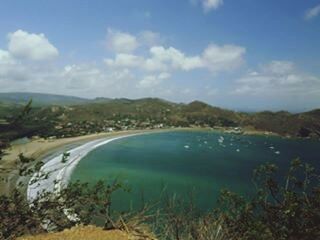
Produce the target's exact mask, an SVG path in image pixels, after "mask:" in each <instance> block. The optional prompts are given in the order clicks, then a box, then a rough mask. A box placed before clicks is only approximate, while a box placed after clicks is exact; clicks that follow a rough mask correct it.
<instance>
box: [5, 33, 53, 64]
mask: <svg viewBox="0 0 320 240" xmlns="http://www.w3.org/2000/svg"><path fill="white" fill-rule="evenodd" d="M8 39H9V44H8V50H9V52H10V53H11V54H12V55H13V56H14V57H17V58H25V59H29V60H35V61H41V60H50V59H53V58H55V57H57V56H58V55H59V52H58V50H57V49H56V48H55V47H54V46H53V45H52V44H51V43H50V42H49V40H48V39H47V38H46V36H45V35H44V34H43V33H40V34H34V33H28V32H26V31H23V30H17V31H16V32H14V33H9V34H8Z"/></svg>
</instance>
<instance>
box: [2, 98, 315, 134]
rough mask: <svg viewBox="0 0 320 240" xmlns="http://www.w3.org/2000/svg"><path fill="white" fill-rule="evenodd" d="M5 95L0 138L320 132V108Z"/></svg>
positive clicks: (147, 99)
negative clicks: (168, 130) (28, 105)
mask: <svg viewBox="0 0 320 240" xmlns="http://www.w3.org/2000/svg"><path fill="white" fill-rule="evenodd" d="M28 97H30V98H31V97H32V99H33V105H32V106H33V108H32V110H31V112H30V113H29V114H28V116H27V118H26V119H24V122H23V124H15V125H14V126H13V125H12V124H8V123H12V122H14V120H15V118H17V116H18V115H19V113H20V112H21V109H23V105H22V104H23V103H24V102H26V101H27V100H28V99H30V98H28ZM0 99H1V101H0V132H1V136H0V139H1V138H2V139H3V138H6V139H7V138H10V139H13V138H17V137H19V136H22V135H23V134H24V135H29V136H32V135H40V136H47V137H48V136H57V137H67V136H77V135H83V134H89V133H95V132H102V131H107V130H110V129H112V130H126V129H145V128H162V127H224V128H228V127H245V128H247V127H249V128H251V129H254V130H260V131H268V132H274V133H277V134H280V135H283V136H293V137H316V138H319V136H320V110H313V111H310V112H305V113H299V114H292V113H289V112H284V111H281V112H270V111H264V112H258V113H239V112H235V111H231V110H226V109H222V108H218V107H213V106H210V105H208V104H206V103H203V102H200V101H194V102H191V103H189V104H181V103H179V104H178V103H173V102H169V101H166V100H162V99H158V98H143V99H137V100H131V99H125V98H121V99H107V98H97V99H94V100H88V99H82V98H76V97H68V96H60V95H48V94H33V93H10V94H9V93H6V94H0ZM3 99H4V100H3Z"/></svg>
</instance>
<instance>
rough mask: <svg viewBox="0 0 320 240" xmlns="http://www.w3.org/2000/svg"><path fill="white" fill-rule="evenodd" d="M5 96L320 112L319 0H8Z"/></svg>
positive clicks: (0, 51)
mask: <svg viewBox="0 0 320 240" xmlns="http://www.w3.org/2000/svg"><path fill="white" fill-rule="evenodd" d="M0 10H1V14H0V91H1V92H17V91H19V92H41V93H52V94H64V95H73V96H80V97H87V98H95V97H109V98H122V97H125V98H134V99H135V98H143V97H158V98H163V99H166V100H170V101H175V102H185V103H188V102H191V101H194V100H200V101H205V102H207V103H209V104H211V105H214V106H219V107H224V108H229V109H233V110H241V111H257V110H260V111H261V110H272V111H278V110H288V111H292V112H298V111H306V110H310V109H314V108H320V0H259V1H256V0H237V1H231V0H174V1H172V0H161V1H160V0H158V1H156V0H135V1H132V0H114V1H113V0H108V1H105V0H77V1H75V0H68V1H65V0H46V1H43V0H28V1H23V0H2V1H1V3H0Z"/></svg>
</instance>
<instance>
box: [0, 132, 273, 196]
mask: <svg viewBox="0 0 320 240" xmlns="http://www.w3.org/2000/svg"><path fill="white" fill-rule="evenodd" d="M168 131H214V132H220V133H230V134H233V133H232V132H228V130H227V129H214V128H201V127H191V128H190V127H189V128H165V129H146V130H127V131H119V132H108V133H96V134H91V135H84V136H77V137H70V138H60V139H54V140H44V139H37V140H31V141H30V142H28V143H23V144H18V145H14V146H12V147H10V148H9V149H7V150H6V155H5V156H4V157H3V159H2V161H1V162H0V171H1V172H0V176H1V178H2V179H5V181H3V180H2V181H0V195H2V194H4V195H10V193H11V192H12V190H13V189H14V188H15V187H16V186H18V184H19V183H22V186H20V187H19V188H20V190H21V191H22V192H24V193H27V188H28V183H29V181H30V179H31V178H32V176H33V175H34V174H33V175H32V176H19V172H18V165H17V159H18V155H19V154H20V153H23V154H24V156H26V157H30V158H33V159H35V160H34V161H32V162H31V163H30V164H29V166H28V167H33V166H34V165H35V164H36V163H37V162H39V161H43V162H44V164H46V163H47V162H48V161H49V160H50V159H52V157H54V156H58V155H59V157H60V161H61V158H62V153H63V152H66V151H70V150H72V149H74V148H77V147H79V146H82V145H84V144H86V143H90V142H93V141H103V140H105V141H106V140H108V139H113V138H117V137H124V136H130V135H137V134H147V133H159V132H168ZM241 135H258V136H279V135H276V134H271V135H269V134H266V132H264V131H256V130H255V131H252V130H251V129H243V133H241ZM42 167H43V166H42ZM26 195H27V194H26Z"/></svg>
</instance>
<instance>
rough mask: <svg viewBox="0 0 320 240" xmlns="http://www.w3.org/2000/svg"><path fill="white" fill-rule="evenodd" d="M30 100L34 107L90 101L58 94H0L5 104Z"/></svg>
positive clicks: (18, 103)
mask: <svg viewBox="0 0 320 240" xmlns="http://www.w3.org/2000/svg"><path fill="white" fill-rule="evenodd" d="M31 98H32V101H33V105H34V106H48V105H77V104H83V103H86V102H89V101H91V100H90V99H86V98H80V97H74V96H65V95H58V94H46V93H33V92H6V93H0V102H3V103H6V104H17V105H21V104H25V103H26V102H28V101H29V100H30V99H31Z"/></svg>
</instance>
